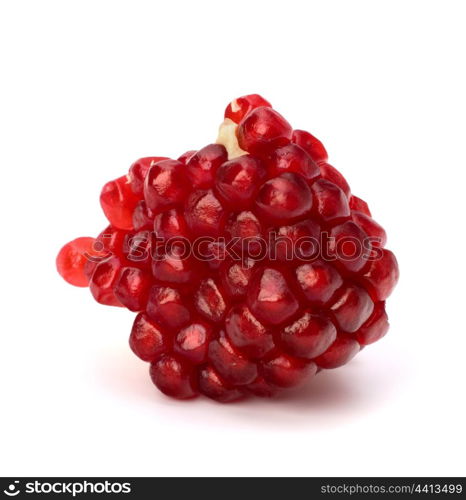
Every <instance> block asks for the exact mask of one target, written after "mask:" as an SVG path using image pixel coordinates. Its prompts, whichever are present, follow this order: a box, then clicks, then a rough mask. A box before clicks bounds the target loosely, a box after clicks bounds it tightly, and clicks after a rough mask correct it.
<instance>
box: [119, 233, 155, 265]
mask: <svg viewBox="0 0 466 500" xmlns="http://www.w3.org/2000/svg"><path fill="white" fill-rule="evenodd" d="M127 246H128V253H127V255H126V258H125V259H124V262H125V264H127V265H129V266H136V267H142V268H145V269H149V268H150V264H151V262H152V233H151V232H150V231H139V232H138V233H136V234H135V235H134V236H130V237H128V238H127Z"/></svg>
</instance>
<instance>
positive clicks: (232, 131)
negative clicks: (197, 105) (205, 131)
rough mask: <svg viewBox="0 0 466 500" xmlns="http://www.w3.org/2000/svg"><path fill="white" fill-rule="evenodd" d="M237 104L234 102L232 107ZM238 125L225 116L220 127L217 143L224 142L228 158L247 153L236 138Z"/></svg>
mask: <svg viewBox="0 0 466 500" xmlns="http://www.w3.org/2000/svg"><path fill="white" fill-rule="evenodd" d="M235 105H236V102H235V101H233V102H232V109H233V107H234V106H235ZM237 127H238V125H237V124H236V123H235V122H234V121H233V120H230V118H225V120H223V123H222V124H221V125H220V127H219V129H218V137H217V140H216V141H215V142H216V143H217V144H222V145H223V146H225V149H226V150H227V153H228V159H229V160H232V159H233V158H238V156H243V155H245V154H247V152H246V151H243V150H242V149H241V148H240V147H239V144H238V139H237V138H236V129H237Z"/></svg>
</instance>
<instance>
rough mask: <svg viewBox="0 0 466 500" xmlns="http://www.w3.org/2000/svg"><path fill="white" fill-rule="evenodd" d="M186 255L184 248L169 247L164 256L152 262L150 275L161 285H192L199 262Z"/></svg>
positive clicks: (196, 274)
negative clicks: (161, 283)
mask: <svg viewBox="0 0 466 500" xmlns="http://www.w3.org/2000/svg"><path fill="white" fill-rule="evenodd" d="M188 250H189V249H188ZM186 253H187V249H186V248H184V247H181V246H178V245H171V247H170V248H168V249H167V252H166V253H165V254H164V255H161V256H157V258H156V259H154V260H153V261H152V274H153V275H154V278H156V279H157V280H159V281H161V282H163V283H172V284H186V283H194V282H195V281H194V280H195V279H196V278H197V276H198V270H199V264H200V262H199V261H197V260H194V258H192V257H189V256H186Z"/></svg>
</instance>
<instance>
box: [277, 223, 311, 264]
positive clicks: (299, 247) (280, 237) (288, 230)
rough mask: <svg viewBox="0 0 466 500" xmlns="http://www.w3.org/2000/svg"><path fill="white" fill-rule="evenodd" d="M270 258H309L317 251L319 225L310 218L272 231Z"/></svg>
mask: <svg viewBox="0 0 466 500" xmlns="http://www.w3.org/2000/svg"><path fill="white" fill-rule="evenodd" d="M269 241H270V242H271V245H272V248H271V254H270V256H271V259H272V260H274V259H277V260H279V261H282V262H286V261H288V262H294V261H296V260H307V259H311V258H312V257H313V256H315V255H316V254H317V252H318V251H319V244H320V227H319V225H318V224H317V223H315V222H314V221H312V220H310V219H309V220H305V221H302V222H298V223H297V224H293V225H291V226H281V227H279V228H278V230H276V231H275V230H274V231H273V238H270V239H269Z"/></svg>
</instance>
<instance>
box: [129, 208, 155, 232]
mask: <svg viewBox="0 0 466 500" xmlns="http://www.w3.org/2000/svg"><path fill="white" fill-rule="evenodd" d="M153 221H154V215H153V213H152V212H151V211H150V210H149V209H148V208H147V204H146V202H145V201H144V200H141V201H138V203H137V205H136V207H135V208H134V212H133V228H134V230H135V231H141V230H143V229H152V226H153V224H154V222H153Z"/></svg>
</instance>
